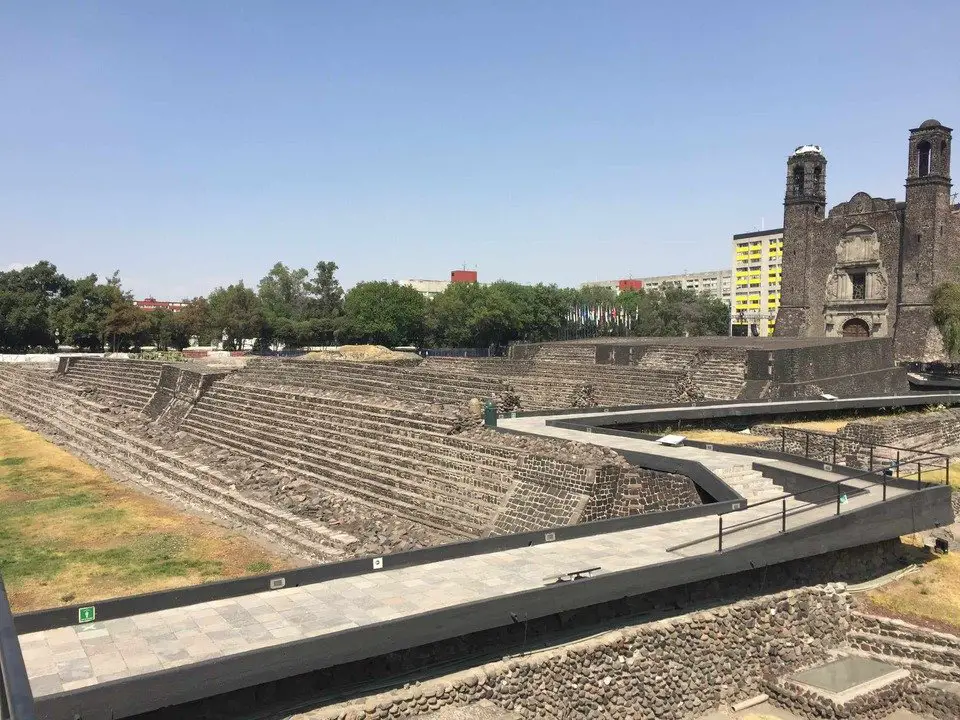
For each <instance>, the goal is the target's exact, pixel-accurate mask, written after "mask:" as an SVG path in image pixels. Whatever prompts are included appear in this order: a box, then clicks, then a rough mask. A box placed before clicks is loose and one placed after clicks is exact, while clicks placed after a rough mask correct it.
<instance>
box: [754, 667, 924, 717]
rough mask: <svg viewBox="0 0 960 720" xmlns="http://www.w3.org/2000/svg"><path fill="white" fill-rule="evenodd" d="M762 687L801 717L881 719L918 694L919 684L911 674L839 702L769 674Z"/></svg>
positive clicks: (772, 699) (778, 704)
mask: <svg viewBox="0 0 960 720" xmlns="http://www.w3.org/2000/svg"><path fill="white" fill-rule="evenodd" d="M763 689H764V691H765V692H766V693H767V695H768V696H769V697H770V699H771V701H772V702H773V703H774V704H775V705H777V706H779V707H782V708H785V709H787V710H789V711H790V712H792V713H794V714H796V715H799V716H800V717H802V718H810V720H816V719H818V718H857V720H882V719H883V718H886V717H888V716H889V715H890V713H891V712H893V711H894V710H896V709H897V708H898V707H900V706H902V705H903V704H904V697H907V696H915V695H917V694H918V693H919V691H920V687H919V685H918V684H917V682H916V681H915V680H914V679H913V678H910V677H907V678H904V679H902V680H898V681H897V682H894V683H891V684H889V685H885V686H884V687H882V688H879V689H877V690H874V691H873V692H868V693H865V694H863V695H860V696H859V697H856V698H854V699H852V700H850V701H849V702H846V703H839V702H836V701H835V700H832V699H830V698H827V697H824V696H823V695H821V694H820V693H817V692H813V691H812V690H809V689H807V688H804V687H802V686H801V685H798V684H797V683H794V682H791V681H790V680H787V679H785V678H778V677H775V676H772V675H771V676H768V677H767V678H766V679H765V680H764V683H763Z"/></svg>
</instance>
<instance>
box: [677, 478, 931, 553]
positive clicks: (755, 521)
mask: <svg viewBox="0 0 960 720" xmlns="http://www.w3.org/2000/svg"><path fill="white" fill-rule="evenodd" d="M910 464H912V463H910ZM895 465H896V463H891V464H890V465H889V466H888V467H887V468H885V471H884V472H881V473H880V476H879V479H876V477H877V473H876V472H875V471H873V470H865V471H863V472H861V473H858V474H856V475H848V476H846V477H843V478H842V479H840V480H831V481H827V482H825V483H823V484H821V485H816V486H814V487H812V488H807V489H805V490H798V491H797V492H792V493H785V494H783V495H780V496H778V497H774V498H768V499H767V500H761V501H760V502H757V503H749V504H748V505H747V508H744V509H748V508H756V507H761V506H763V505H769V504H771V503H775V502H778V503H782V509H781V511H780V513H771V514H769V515H764V516H763V517H759V518H750V519H749V520H743V521H742V522H739V523H736V524H735V525H728V526H727V528H726V530H727V533H730V532H736V530H737V528H742V527H744V526H748V525H753V526H755V525H760V524H763V521H764V520H767V519H769V518H774V517H776V516H777V515H778V514H779V515H781V517H782V518H783V520H782V524H781V530H780V532H781V533H784V532H786V531H787V500H789V499H791V498H795V497H799V496H800V495H804V494H806V493H810V492H815V491H817V490H823V489H825V488H829V487H835V488H836V489H837V512H836V514H837V515H839V514H840V505H841V504H842V498H843V497H844V495H845V494H844V493H842V492H841V489H842V487H843V483H844V482H846V481H849V480H865V481H867V482H868V483H870V484H871V485H881V484H882V485H883V499H882V501H881V502H886V501H887V481H888V478H889V477H890V475H889V474H888V472H887V471H890V470H893V469H894V467H895ZM945 482H946V481H945ZM930 484H938V485H939V483H930ZM916 489H917V490H922V489H923V482H922V481H921V480H919V479H918V480H917V488H916ZM731 512H738V511H736V510H733V511H731ZM797 512H799V510H797ZM791 514H796V513H791ZM717 520H718V524H719V530H718V532H717V533H716V534H711V535H705V536H703V537H700V538H697V539H696V540H688V541H687V542H685V543H680V544H679V545H673V546H671V547H668V548H666V551H667V552H673V551H674V550H682V549H684V548H687V547H691V546H692V545H699V544H700V543H702V542H703V541H705V540H710V539H712V538H717V539H718V548H717V552H723V533H724V527H723V514H719V515H717Z"/></svg>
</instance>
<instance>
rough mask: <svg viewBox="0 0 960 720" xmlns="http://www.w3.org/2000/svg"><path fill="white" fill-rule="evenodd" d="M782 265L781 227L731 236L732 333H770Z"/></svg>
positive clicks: (774, 318)
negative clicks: (732, 283)
mask: <svg viewBox="0 0 960 720" xmlns="http://www.w3.org/2000/svg"><path fill="white" fill-rule="evenodd" d="M782 265H783V228H777V229H775V230H761V231H759V232H749V233H740V234H739V235H734V236H733V282H734V288H733V307H732V308H731V313H730V327H731V334H732V335H755V336H759V337H768V336H770V335H773V331H774V323H775V322H776V319H777V310H778V309H779V307H780V277H781V267H782Z"/></svg>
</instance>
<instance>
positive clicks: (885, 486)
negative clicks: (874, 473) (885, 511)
mask: <svg viewBox="0 0 960 720" xmlns="http://www.w3.org/2000/svg"><path fill="white" fill-rule="evenodd" d="M883 501H884V502H886V501H887V474H886V473H884V474H883Z"/></svg>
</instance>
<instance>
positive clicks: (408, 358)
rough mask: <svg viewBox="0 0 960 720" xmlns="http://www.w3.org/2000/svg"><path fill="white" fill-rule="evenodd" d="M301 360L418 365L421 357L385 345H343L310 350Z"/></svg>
mask: <svg viewBox="0 0 960 720" xmlns="http://www.w3.org/2000/svg"><path fill="white" fill-rule="evenodd" d="M299 359H300V360H312V361H317V360H319V361H324V360H328V361H329V360H341V361H342V360H346V361H348V362H370V363H403V364H405V365H418V364H420V362H421V358H420V356H419V355H417V354H416V353H410V352H397V351H396V350H391V349H390V348H385V347H383V345H341V346H340V348H339V349H338V350H323V351H320V352H309V353H307V354H306V355H303V356H302V357H300V358H299Z"/></svg>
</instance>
